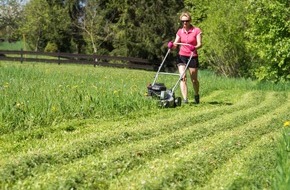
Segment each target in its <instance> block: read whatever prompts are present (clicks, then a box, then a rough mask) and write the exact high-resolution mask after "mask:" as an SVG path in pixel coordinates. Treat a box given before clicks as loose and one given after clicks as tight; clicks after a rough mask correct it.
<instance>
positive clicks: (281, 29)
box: [246, 0, 290, 82]
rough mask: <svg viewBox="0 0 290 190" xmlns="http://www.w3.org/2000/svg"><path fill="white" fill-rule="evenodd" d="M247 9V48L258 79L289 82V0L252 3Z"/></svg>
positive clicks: (250, 2) (259, 0)
mask: <svg viewBox="0 0 290 190" xmlns="http://www.w3.org/2000/svg"><path fill="white" fill-rule="evenodd" d="M247 9H248V14H247V15H246V18H247V22H248V25H249V26H248V30H247V33H246V34H247V36H248V39H249V40H248V42H247V48H248V52H250V53H251V55H252V57H253V58H255V59H253V64H255V68H256V70H255V76H256V77H257V78H258V79H259V80H270V81H273V82H277V81H286V80H289V79H290V53H289V48H290V20H289V17H290V5H289V1H285V0H271V1H266V0H258V1H249V5H248V7H247ZM281 13H283V14H281Z"/></svg>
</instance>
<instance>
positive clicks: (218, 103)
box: [206, 101, 233, 106]
mask: <svg viewBox="0 0 290 190" xmlns="http://www.w3.org/2000/svg"><path fill="white" fill-rule="evenodd" d="M206 103H208V104H210V105H221V106H231V105H233V103H230V102H221V101H212V102H206Z"/></svg>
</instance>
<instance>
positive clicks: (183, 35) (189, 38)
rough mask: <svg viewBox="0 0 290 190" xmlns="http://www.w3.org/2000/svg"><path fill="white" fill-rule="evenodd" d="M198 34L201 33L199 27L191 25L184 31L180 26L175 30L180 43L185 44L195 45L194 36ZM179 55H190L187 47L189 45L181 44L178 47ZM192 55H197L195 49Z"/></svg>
mask: <svg viewBox="0 0 290 190" xmlns="http://www.w3.org/2000/svg"><path fill="white" fill-rule="evenodd" d="M198 34H201V30H200V28H197V27H194V26H192V27H191V28H190V29H189V31H186V30H185V29H184V28H180V29H179V30H178V31H177V34H176V35H178V36H179V37H180V42H181V43H186V44H191V45H193V46H196V44H197V41H196V36H197V35H198ZM179 55H184V56H190V55H191V51H190V49H189V46H186V45H181V46H180V48H179ZM193 56H194V57H197V56H198V54H197V50H196V49H195V50H194V52H193Z"/></svg>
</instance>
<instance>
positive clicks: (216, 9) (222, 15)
mask: <svg viewBox="0 0 290 190" xmlns="http://www.w3.org/2000/svg"><path fill="white" fill-rule="evenodd" d="M185 3H186V7H188V8H189V10H190V12H191V13H192V15H194V17H193V18H194V19H195V20H193V22H196V23H197V24H198V25H199V26H200V27H201V29H202V31H203V34H202V35H203V48H202V49H201V55H202V56H201V58H202V60H203V61H204V62H206V63H208V66H209V68H211V69H213V70H214V71H215V72H216V73H218V74H222V75H225V76H230V77H238V76H248V75H249V73H248V70H247V68H248V67H249V62H248V60H249V58H248V57H247V53H246V49H245V39H246V36H245V35H244V34H245V31H246V27H247V25H246V19H245V14H246V9H245V8H244V7H245V2H244V1H241V0H224V1H219V0H211V1H202V0H195V1H185Z"/></svg>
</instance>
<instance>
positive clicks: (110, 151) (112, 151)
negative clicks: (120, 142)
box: [110, 139, 158, 152]
mask: <svg viewBox="0 0 290 190" xmlns="http://www.w3.org/2000/svg"><path fill="white" fill-rule="evenodd" d="M151 140H152V139H151ZM157 142H158V141H157ZM154 143H155V142H153V144H154ZM121 148H122V147H121ZM124 151H126V150H124ZM110 152H114V151H110Z"/></svg>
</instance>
